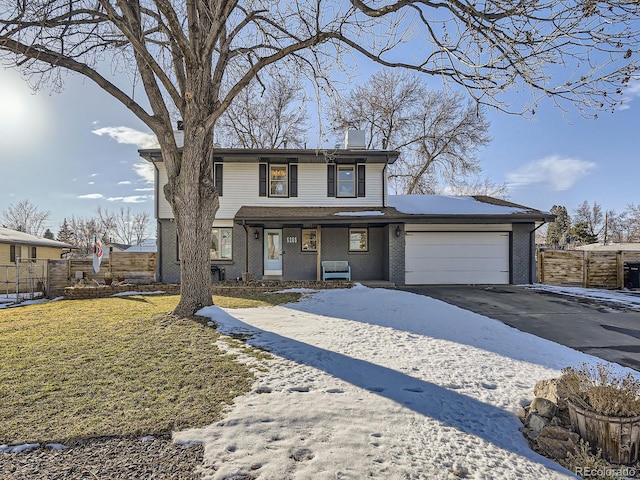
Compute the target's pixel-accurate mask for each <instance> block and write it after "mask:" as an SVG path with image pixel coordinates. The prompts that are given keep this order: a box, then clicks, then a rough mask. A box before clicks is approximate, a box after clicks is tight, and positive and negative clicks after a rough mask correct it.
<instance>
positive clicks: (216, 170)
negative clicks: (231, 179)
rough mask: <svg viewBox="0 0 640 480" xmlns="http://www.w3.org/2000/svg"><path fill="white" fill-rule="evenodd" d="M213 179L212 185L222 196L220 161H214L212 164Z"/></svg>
mask: <svg viewBox="0 0 640 480" xmlns="http://www.w3.org/2000/svg"><path fill="white" fill-rule="evenodd" d="M213 181H214V185H215V187H216V190H218V196H220V197H221V196H222V164H221V163H215V164H214V165H213Z"/></svg>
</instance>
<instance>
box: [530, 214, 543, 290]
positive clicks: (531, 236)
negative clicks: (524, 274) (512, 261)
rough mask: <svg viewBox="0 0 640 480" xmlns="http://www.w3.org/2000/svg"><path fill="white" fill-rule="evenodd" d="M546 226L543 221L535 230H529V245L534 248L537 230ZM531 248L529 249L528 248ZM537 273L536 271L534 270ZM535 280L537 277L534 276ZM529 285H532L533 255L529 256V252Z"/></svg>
mask: <svg viewBox="0 0 640 480" xmlns="http://www.w3.org/2000/svg"><path fill="white" fill-rule="evenodd" d="M546 224H547V221H546V220H543V221H542V223H541V224H540V225H538V226H537V227H536V228H534V229H533V230H531V233H530V234H529V245H530V246H531V245H533V246H535V244H536V238H535V235H536V230H538V229H539V228H540V227H542V226H544V225H546ZM529 248H531V247H529ZM536 272H537V270H536ZM536 279H537V275H536ZM529 283H534V281H533V255H532V254H531V252H529Z"/></svg>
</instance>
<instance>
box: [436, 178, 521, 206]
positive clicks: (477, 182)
mask: <svg viewBox="0 0 640 480" xmlns="http://www.w3.org/2000/svg"><path fill="white" fill-rule="evenodd" d="M443 191H445V192H446V193H448V194H450V195H486V196H489V197H495V198H502V199H503V200H508V199H509V187H508V186H507V184H505V183H495V182H493V181H492V180H491V179H489V178H484V179H483V178H480V177H478V176H475V177H471V178H465V177H462V178H459V179H453V180H452V181H451V184H450V185H448V186H447V187H446V188H445V189H443Z"/></svg>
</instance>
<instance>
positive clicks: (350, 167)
mask: <svg viewBox="0 0 640 480" xmlns="http://www.w3.org/2000/svg"><path fill="white" fill-rule="evenodd" d="M341 170H342V171H347V170H349V171H351V180H350V181H349V184H350V185H351V192H350V193H349V194H341V193H340V185H342V184H346V183H347V180H340V171H341ZM356 175H357V168H356V165H355V164H354V165H337V166H336V197H338V198H354V197H356V196H357V195H358V191H357V188H358V182H357V179H356Z"/></svg>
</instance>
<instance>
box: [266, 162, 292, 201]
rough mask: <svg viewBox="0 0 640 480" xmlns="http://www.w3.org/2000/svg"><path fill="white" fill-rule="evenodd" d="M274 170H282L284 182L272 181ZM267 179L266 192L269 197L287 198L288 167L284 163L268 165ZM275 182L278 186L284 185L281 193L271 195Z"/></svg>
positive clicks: (280, 180)
mask: <svg viewBox="0 0 640 480" xmlns="http://www.w3.org/2000/svg"><path fill="white" fill-rule="evenodd" d="M275 169H284V180H283V179H282V178H281V179H279V180H274V179H273V172H274V170H275ZM268 173H269V178H268V182H269V185H268V191H269V196H270V197H275V198H287V197H288V196H289V165H288V164H286V163H273V164H269V170H268ZM275 182H278V183H279V184H280V185H284V192H283V193H273V185H274V183H275Z"/></svg>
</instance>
